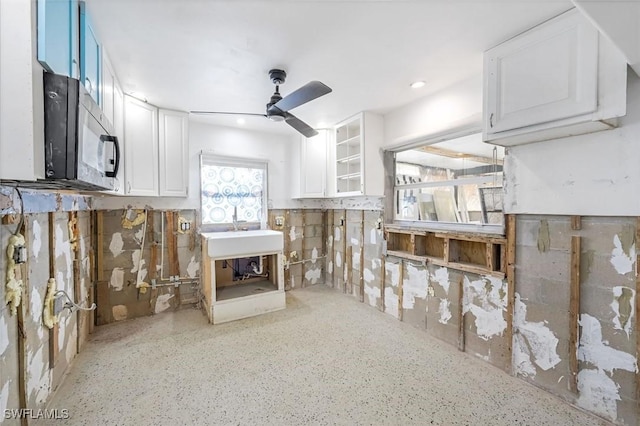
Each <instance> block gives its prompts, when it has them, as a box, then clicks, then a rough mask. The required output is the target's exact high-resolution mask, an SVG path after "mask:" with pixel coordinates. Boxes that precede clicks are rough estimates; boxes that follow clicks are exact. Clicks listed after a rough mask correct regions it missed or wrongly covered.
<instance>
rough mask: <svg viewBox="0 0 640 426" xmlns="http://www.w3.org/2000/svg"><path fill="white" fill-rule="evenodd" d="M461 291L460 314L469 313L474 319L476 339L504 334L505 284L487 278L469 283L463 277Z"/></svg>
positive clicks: (496, 279) (497, 279) (465, 277)
mask: <svg viewBox="0 0 640 426" xmlns="http://www.w3.org/2000/svg"><path fill="white" fill-rule="evenodd" d="M463 290H464V295H463V301H462V303H463V306H462V312H463V313H467V312H471V313H472V314H473V316H474V317H475V325H476V329H477V334H478V337H480V338H481V339H483V340H489V339H490V338H492V337H493V336H497V335H501V334H502V333H504V331H505V330H506V329H507V321H506V320H505V319H504V315H503V311H506V309H507V298H506V283H505V282H504V281H503V280H501V279H499V278H495V277H489V276H487V277H482V278H481V279H479V280H475V281H469V278H468V277H467V276H466V275H465V276H464V282H463ZM475 301H477V303H479V305H478V304H476V303H474V302H475Z"/></svg>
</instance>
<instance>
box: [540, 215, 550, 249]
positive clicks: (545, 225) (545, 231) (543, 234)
mask: <svg viewBox="0 0 640 426" xmlns="http://www.w3.org/2000/svg"><path fill="white" fill-rule="evenodd" d="M550 245H551V237H550V236H549V222H547V221H546V220H544V219H543V220H541V221H540V227H539V228H538V251H539V252H540V253H544V252H546V251H547V250H549V247H550Z"/></svg>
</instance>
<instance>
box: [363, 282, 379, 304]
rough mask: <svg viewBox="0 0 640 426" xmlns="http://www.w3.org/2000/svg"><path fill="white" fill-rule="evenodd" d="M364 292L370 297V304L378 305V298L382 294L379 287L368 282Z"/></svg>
mask: <svg viewBox="0 0 640 426" xmlns="http://www.w3.org/2000/svg"><path fill="white" fill-rule="evenodd" d="M364 294H365V295H366V296H367V298H368V299H369V305H371V306H377V305H378V299H379V298H380V297H381V296H382V291H381V289H380V288H379V287H371V286H369V285H368V284H367V283H365V284H364Z"/></svg>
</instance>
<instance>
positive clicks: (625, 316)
mask: <svg viewBox="0 0 640 426" xmlns="http://www.w3.org/2000/svg"><path fill="white" fill-rule="evenodd" d="M609 306H611V309H612V310H613V313H614V314H615V317H613V324H614V328H615V329H616V330H622V331H624V332H625V333H626V334H627V338H629V337H630V333H631V324H632V323H633V317H634V315H635V291H634V290H633V289H631V288H629V287H624V286H615V287H613V302H611V305H609Z"/></svg>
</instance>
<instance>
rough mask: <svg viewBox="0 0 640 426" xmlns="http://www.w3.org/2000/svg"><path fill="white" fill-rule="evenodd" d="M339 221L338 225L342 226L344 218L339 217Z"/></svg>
mask: <svg viewBox="0 0 640 426" xmlns="http://www.w3.org/2000/svg"><path fill="white" fill-rule="evenodd" d="M339 223H340V225H339V226H344V219H343V218H340V222H339Z"/></svg>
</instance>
